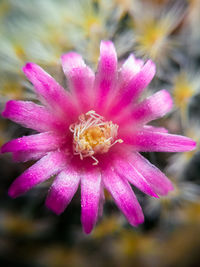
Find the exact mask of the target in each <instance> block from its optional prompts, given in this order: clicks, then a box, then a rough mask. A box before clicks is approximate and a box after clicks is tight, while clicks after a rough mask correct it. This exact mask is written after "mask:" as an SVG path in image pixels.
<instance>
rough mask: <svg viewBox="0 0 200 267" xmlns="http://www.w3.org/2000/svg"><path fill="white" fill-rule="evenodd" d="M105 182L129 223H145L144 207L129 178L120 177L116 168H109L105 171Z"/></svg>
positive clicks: (134, 224) (135, 224)
mask: <svg viewBox="0 0 200 267" xmlns="http://www.w3.org/2000/svg"><path fill="white" fill-rule="evenodd" d="M103 182H104V186H105V188H106V189H107V190H108V191H109V192H110V194H111V195H112V197H113V198H114V200H115V202H116V204H117V206H118V207H119V209H120V210H121V211H122V212H123V213H124V215H125V216H126V218H127V219H128V221H129V223H130V224H131V225H133V226H137V225H138V224H140V223H143V221H144V216H143V212H142V209H141V207H140V204H139V203H138V201H137V198H136V196H135V194H134V193H133V190H132V188H131V186H130V185H129V183H128V182H127V180H125V179H122V178H120V177H119V176H118V175H117V174H116V173H115V171H114V170H112V169H107V170H106V171H105V172H104V173H103Z"/></svg>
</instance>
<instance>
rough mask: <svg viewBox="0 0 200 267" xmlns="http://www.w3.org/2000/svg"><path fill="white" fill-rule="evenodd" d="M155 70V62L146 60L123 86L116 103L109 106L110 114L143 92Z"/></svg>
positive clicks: (115, 113)
mask: <svg viewBox="0 0 200 267" xmlns="http://www.w3.org/2000/svg"><path fill="white" fill-rule="evenodd" d="M155 72H156V67H155V64H154V63H153V62H152V61H151V60H148V61H147V62H146V64H145V65H144V66H143V67H142V68H141V70H140V72H138V73H137V74H136V75H135V76H133V78H132V79H131V80H130V81H129V83H128V84H127V85H126V86H124V88H123V91H122V90H121V92H120V94H119V95H118V99H117V100H116V101H117V103H116V104H115V105H114V106H112V107H111V109H110V114H111V115H113V116H115V115H117V114H119V113H120V112H121V110H123V109H124V108H125V107H127V106H128V105H129V104H130V103H131V102H132V101H133V100H135V99H136V98H138V96H139V95H140V94H141V93H142V92H143V90H144V89H145V88H146V87H147V85H148V84H149V83H150V82H151V80H152V79H153V77H154V75H155Z"/></svg>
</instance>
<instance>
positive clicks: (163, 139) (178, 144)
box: [123, 130, 196, 152]
mask: <svg viewBox="0 0 200 267" xmlns="http://www.w3.org/2000/svg"><path fill="white" fill-rule="evenodd" d="M123 141H124V143H125V144H129V145H132V146H133V148H134V149H135V150H137V151H143V152H150V151H157V152H162V151H163V152H184V151H190V150H194V149H195V147H196V142H195V141H193V140H192V139H190V138H188V137H185V136H181V135H175V134H167V133H162V132H155V131H150V130H143V131H139V132H137V133H135V134H133V135H132V136H131V135H127V136H124V137H123Z"/></svg>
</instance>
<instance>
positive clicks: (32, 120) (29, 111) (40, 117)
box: [2, 100, 58, 132]
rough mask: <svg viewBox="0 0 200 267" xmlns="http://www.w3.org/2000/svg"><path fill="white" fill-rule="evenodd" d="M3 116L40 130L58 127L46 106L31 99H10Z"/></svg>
mask: <svg viewBox="0 0 200 267" xmlns="http://www.w3.org/2000/svg"><path fill="white" fill-rule="evenodd" d="M2 116H3V117H5V118H7V119H10V120H12V121H14V122H16V123H19V124H21V125H23V126H25V127H27V128H31V129H34V130H36V131H39V132H43V131H48V130H52V129H56V128H57V127H58V125H57V122H56V120H55V118H54V116H53V114H50V113H49V112H48V111H47V109H46V108H45V107H43V106H39V105H37V104H35V103H33V102H29V101H26V102H25V101H15V100H11V101H8V102H7V103H6V107H5V110H4V111H3V112H2Z"/></svg>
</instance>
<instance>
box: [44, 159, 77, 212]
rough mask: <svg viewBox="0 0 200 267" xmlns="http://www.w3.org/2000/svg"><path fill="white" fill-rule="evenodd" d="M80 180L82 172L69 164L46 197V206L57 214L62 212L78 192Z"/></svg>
mask: <svg viewBox="0 0 200 267" xmlns="http://www.w3.org/2000/svg"><path fill="white" fill-rule="evenodd" d="M79 182H80V173H79V172H78V171H77V170H76V169H75V168H74V167H73V166H72V165H70V164H69V165H68V166H67V167H66V168H65V169H64V170H63V171H62V172H60V173H59V174H58V176H57V177H56V178H55V180H54V182H53V184H52V186H51V188H50V190H49V193H48V196H47V199H46V206H47V207H48V208H49V209H51V210H52V211H54V212H55V213H56V214H61V213H62V212H63V211H64V210H65V209H66V207H67V206H68V204H69V203H70V201H71V200H72V198H73V196H74V194H75V193H76V191H77V189H78V186H79Z"/></svg>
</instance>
